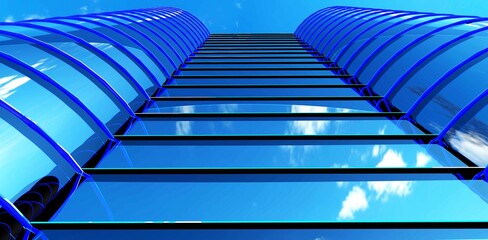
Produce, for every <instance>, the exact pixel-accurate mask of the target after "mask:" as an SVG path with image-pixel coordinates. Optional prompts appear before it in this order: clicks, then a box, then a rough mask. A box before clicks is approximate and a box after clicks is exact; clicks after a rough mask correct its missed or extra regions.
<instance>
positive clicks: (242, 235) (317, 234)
mask: <svg viewBox="0 0 488 240" xmlns="http://www.w3.org/2000/svg"><path fill="white" fill-rule="evenodd" d="M43 232H44V234H45V236H47V237H48V238H49V239H60V240H64V239H67V238H69V239H73V240H78V239H80V240H84V239H89V238H93V237H100V238H117V239H136V238H137V239H154V238H157V239H162V240H175V239H176V240H183V239H185V240H193V239H195V240H197V239H215V240H227V239H229V238H232V239H235V240H247V239H256V240H319V239H320V240H322V239H330V240H357V239H377V240H391V239H397V240H411V239H418V240H441V239H442V240H446V239H473V240H474V239H483V238H485V237H486V236H487V235H488V231H487V230H486V229H469V230H466V229H285V230H279V229H252V230H235V229H214V230H208V229H206V230H189V229H185V230H148V229H144V230H129V229H120V230H44V231H43Z"/></svg>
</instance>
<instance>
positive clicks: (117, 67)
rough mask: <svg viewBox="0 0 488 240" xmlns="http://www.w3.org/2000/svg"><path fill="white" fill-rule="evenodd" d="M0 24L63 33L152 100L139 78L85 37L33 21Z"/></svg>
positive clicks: (62, 34)
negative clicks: (138, 80)
mask: <svg viewBox="0 0 488 240" xmlns="http://www.w3.org/2000/svg"><path fill="white" fill-rule="evenodd" d="M0 25H7V26H9V25H10V26H21V27H26V28H32V29H37V30H42V31H46V32H49V33H53V34H58V35H61V36H63V37H67V38H69V39H71V40H73V42H75V43H77V44H79V45H80V46H82V47H83V48H85V49H86V50H88V51H90V52H92V53H94V54H95V55H97V56H98V57H100V58H101V59H102V60H103V61H105V62H106V63H108V64H109V65H110V66H112V67H114V68H115V70H116V71H117V72H118V73H120V75H122V76H123V77H124V78H125V79H126V80H127V82H128V83H129V84H130V85H131V86H132V87H133V88H134V90H136V91H137V92H139V94H141V95H142V96H143V97H144V98H145V99H146V100H150V97H149V95H148V94H147V93H146V91H145V90H144V88H143V87H142V86H141V85H140V84H139V82H137V80H136V79H135V78H134V77H133V76H132V75H131V74H130V73H129V72H128V71H127V70H126V69H125V68H124V67H123V66H122V65H120V64H119V63H118V62H117V61H115V60H114V59H113V58H112V57H110V56H109V55H108V54H106V53H105V52H103V51H101V50H100V49H98V48H96V47H94V46H93V45H91V44H90V43H88V42H87V41H85V40H84V39H82V38H79V37H77V36H74V35H72V34H69V33H65V32H63V31H60V30H57V29H55V28H51V27H45V26H40V25H36V24H32V23H25V22H15V23H7V24H5V23H0Z"/></svg>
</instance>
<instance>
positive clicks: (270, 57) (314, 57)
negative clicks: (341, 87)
mask: <svg viewBox="0 0 488 240" xmlns="http://www.w3.org/2000/svg"><path fill="white" fill-rule="evenodd" d="M189 58H190V59H280V58H281V59H283V58H286V59H290V58H292V59H293V58H313V59H317V58H325V57H323V56H190V57H189Z"/></svg>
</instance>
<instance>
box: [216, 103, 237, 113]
mask: <svg viewBox="0 0 488 240" xmlns="http://www.w3.org/2000/svg"><path fill="white" fill-rule="evenodd" d="M238 108H239V105H238V104H220V105H219V111H221V112H223V113H230V112H236V111H237V109H238Z"/></svg>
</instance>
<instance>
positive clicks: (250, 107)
mask: <svg viewBox="0 0 488 240" xmlns="http://www.w3.org/2000/svg"><path fill="white" fill-rule="evenodd" d="M334 103H336V104H338V105H339V103H341V102H332V103H331V104H329V105H330V106H334ZM158 105H159V107H158ZM330 106H327V107H323V106H307V105H298V104H296V105H295V104H291V103H290V104H285V103H284V104H251V103H248V104H245V103H228V104H205V103H202V104H201V105H183V106H172V107H165V106H164V103H153V104H152V105H151V106H150V107H149V108H148V109H146V110H145V112H166V113H295V112H301V113H313V112H324V113H326V112H376V111H374V110H371V111H367V110H359V109H350V108H340V107H330Z"/></svg>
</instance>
